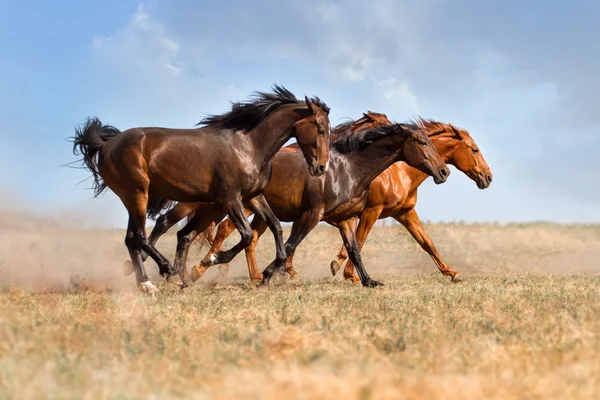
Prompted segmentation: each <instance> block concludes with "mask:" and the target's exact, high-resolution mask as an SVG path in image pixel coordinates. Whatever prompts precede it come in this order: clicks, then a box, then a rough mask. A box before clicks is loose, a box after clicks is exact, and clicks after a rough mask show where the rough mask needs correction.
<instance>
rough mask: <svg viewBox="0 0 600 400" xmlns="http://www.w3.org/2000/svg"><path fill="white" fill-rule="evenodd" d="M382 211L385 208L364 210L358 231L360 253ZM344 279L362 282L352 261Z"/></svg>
mask: <svg viewBox="0 0 600 400" xmlns="http://www.w3.org/2000/svg"><path fill="white" fill-rule="evenodd" d="M381 211H383V207H376V208H369V209H368V210H364V211H363V212H362V214H361V215H360V223H359V224H358V228H357V229H356V241H357V242H358V251H362V248H363V246H364V245H365V242H366V241H367V237H368V236H369V233H370V232H371V229H373V226H374V225H375V223H376V222H377V220H378V219H379V217H380V216H381ZM344 279H350V280H352V283H358V282H360V279H359V278H358V277H357V276H356V275H355V274H354V263H353V262H352V260H349V261H348V262H347V263H346V268H344Z"/></svg>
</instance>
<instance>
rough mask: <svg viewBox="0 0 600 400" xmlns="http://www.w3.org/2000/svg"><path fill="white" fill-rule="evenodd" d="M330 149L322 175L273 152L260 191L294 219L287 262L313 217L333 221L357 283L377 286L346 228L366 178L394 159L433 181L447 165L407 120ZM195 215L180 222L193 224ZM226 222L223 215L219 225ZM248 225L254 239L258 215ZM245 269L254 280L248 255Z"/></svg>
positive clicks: (359, 205)
mask: <svg viewBox="0 0 600 400" xmlns="http://www.w3.org/2000/svg"><path fill="white" fill-rule="evenodd" d="M331 148H332V152H331V159H330V165H329V169H328V172H327V173H326V174H325V175H324V176H323V177H313V176H310V175H309V174H307V173H306V172H305V171H304V170H303V169H302V168H300V163H299V162H300V161H301V159H300V158H299V154H298V152H297V151H286V152H279V153H278V154H277V155H276V156H275V157H274V158H273V175H272V177H271V179H270V181H269V183H268V184H267V186H266V187H265V191H264V195H265V197H266V198H267V201H268V202H269V204H270V205H271V207H272V209H273V211H274V212H275V214H276V215H277V216H278V218H280V219H281V220H283V221H293V222H294V223H293V226H292V232H291V234H290V237H289V238H288V240H287V241H286V244H285V248H286V254H287V257H288V259H287V260H288V261H287V263H291V259H292V257H293V255H294V252H295V249H296V247H297V246H298V245H299V244H300V242H301V241H302V240H303V239H304V238H305V237H306V235H308V233H310V231H311V230H312V229H313V228H314V227H315V226H316V225H317V224H318V223H319V221H325V222H327V223H329V224H331V225H333V226H336V227H337V228H338V229H339V231H340V233H341V234H342V237H343V239H344V244H345V245H346V247H347V249H348V252H349V254H350V257H351V258H352V259H353V260H354V262H355V263H356V266H357V267H356V269H357V271H358V274H359V276H360V279H361V283H362V284H363V286H365V287H376V286H380V285H382V284H381V283H380V282H377V281H375V280H373V279H372V278H371V277H370V276H369V275H368V273H367V271H366V269H365V268H364V266H363V265H362V262H361V260H360V254H359V252H358V247H357V244H356V240H355V237H354V230H353V229H352V228H353V225H352V218H356V217H358V215H359V214H360V212H361V211H362V209H363V208H364V206H365V204H366V201H367V197H368V196H367V195H368V192H367V189H368V187H369V183H370V182H371V181H372V180H373V179H374V178H375V177H376V176H377V175H379V174H380V173H381V172H383V171H384V170H385V169H386V168H388V167H389V166H390V165H391V164H393V163H395V162H397V161H400V160H403V161H406V162H407V163H408V164H409V165H412V166H414V167H416V168H418V169H419V170H421V171H423V172H424V173H426V174H428V175H432V176H433V177H434V181H435V182H436V183H437V184H441V183H443V182H445V181H446V179H447V177H448V176H449V174H450V170H449V169H448V167H447V166H446V165H445V164H444V163H443V161H442V159H441V158H440V156H439V155H438V154H437V152H436V151H435V148H434V147H433V144H432V143H431V141H430V140H429V138H428V137H427V135H426V134H425V133H424V132H423V131H422V130H421V128H420V127H419V126H417V125H416V124H412V123H410V124H392V125H385V126H381V127H378V128H374V129H369V130H363V131H360V132H358V133H356V134H353V135H347V136H345V137H343V138H341V139H340V140H338V141H336V142H334V143H333V144H332V146H331ZM196 215H197V214H196ZM195 218H196V217H194V218H193V219H192V221H190V222H188V224H187V225H186V227H188V226H191V225H194V222H193V220H194V219H195ZM228 223H230V222H229V220H228V219H227V220H226V221H224V222H222V223H221V224H228ZM185 229H186V228H184V230H185ZM190 229H192V228H190ZM252 229H253V230H255V231H256V234H255V237H256V238H258V237H259V236H260V235H261V234H262V233H263V232H264V230H265V226H264V224H263V223H262V221H260V219H259V218H254V219H253V221H252ZM195 232H199V230H196V231H195ZM255 242H256V240H254V241H253V244H255ZM251 248H252V249H253V246H251ZM251 251H253V250H251ZM247 254H248V252H247ZM250 254H252V253H250ZM213 255H214V253H213V252H212V251H211V252H209V254H207V256H206V257H205V258H204V259H203V260H202V262H201V265H200V266H196V267H194V269H193V277H194V279H197V278H199V277H200V276H202V274H203V273H204V271H205V270H206V268H207V266H208V261H210V260H211V258H212V257H213ZM248 269H249V273H250V276H251V278H253V279H254V280H257V279H258V278H259V275H260V273H259V272H258V270H257V268H256V263H255V261H254V260H252V261H250V262H249V264H248ZM275 271H279V272H282V273H284V271H283V270H281V269H280V268H279V267H278V266H277V265H275V263H271V264H270V265H269V266H268V267H267V268H266V269H265V270H264V271H263V273H262V284H263V285H265V286H268V285H269V281H270V279H271V277H272V275H273V273H274V272H275Z"/></svg>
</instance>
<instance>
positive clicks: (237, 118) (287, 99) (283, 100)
mask: <svg viewBox="0 0 600 400" xmlns="http://www.w3.org/2000/svg"><path fill="white" fill-rule="evenodd" d="M271 90H272V93H266V92H254V95H253V96H252V97H251V98H250V99H248V100H246V101H240V102H236V103H232V105H231V111H228V112H226V113H224V114H219V115H209V116H208V117H206V118H204V119H203V120H202V121H200V122H199V123H197V124H196V126H200V125H202V126H205V127H212V128H220V129H229V130H241V131H244V132H249V131H251V130H252V129H254V128H255V127H256V126H257V125H258V124H260V123H261V122H262V121H263V120H264V119H265V118H266V117H267V116H269V114H271V113H272V112H273V111H275V109H277V108H278V107H279V106H282V105H285V104H298V105H304V104H305V102H304V100H298V99H297V98H296V96H295V95H294V94H293V93H292V92H290V91H289V90H288V89H286V88H285V87H283V86H279V85H274V86H273V87H272V88H271ZM310 101H312V102H313V103H314V104H315V105H316V106H317V107H319V108H321V109H322V110H323V111H325V112H326V113H329V107H328V106H327V104H325V102H323V101H322V100H321V99H319V98H318V97H316V96H315V97H313V98H311V99H310Z"/></svg>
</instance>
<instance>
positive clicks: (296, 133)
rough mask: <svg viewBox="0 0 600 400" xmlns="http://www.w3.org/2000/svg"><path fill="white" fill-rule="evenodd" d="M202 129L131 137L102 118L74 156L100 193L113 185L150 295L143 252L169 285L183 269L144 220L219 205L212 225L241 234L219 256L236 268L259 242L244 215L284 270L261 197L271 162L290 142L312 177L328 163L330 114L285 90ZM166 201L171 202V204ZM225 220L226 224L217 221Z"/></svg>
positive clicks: (139, 277)
mask: <svg viewBox="0 0 600 400" xmlns="http://www.w3.org/2000/svg"><path fill="white" fill-rule="evenodd" d="M199 125H204V127H202V128H199V129H168V128H154V127H153V128H133V129H129V130H127V131H125V132H120V131H119V130H118V129H116V128H114V127H112V126H109V125H103V124H102V123H101V122H100V121H99V120H98V119H97V118H94V119H89V118H88V120H87V123H86V124H85V126H84V127H83V128H79V129H76V133H75V137H74V138H73V142H74V145H73V152H74V153H75V154H76V155H78V154H82V155H83V160H82V161H83V163H84V165H85V166H86V167H87V168H88V169H89V170H90V171H91V172H92V175H93V177H94V189H95V195H96V196H98V195H99V194H100V193H102V192H103V191H104V190H105V189H106V188H107V187H108V188H110V189H111V190H112V191H113V192H114V193H115V194H116V195H117V196H118V197H119V198H120V199H121V201H122V202H123V205H124V206H125V207H126V208H127V211H128V213H129V223H128V226H127V234H126V238H125V245H126V246H127V249H128V251H129V255H130V257H131V262H132V266H133V269H134V271H135V273H136V281H137V283H138V286H139V287H140V289H141V290H143V291H145V292H154V291H157V290H158V289H156V287H155V286H154V285H153V284H152V283H151V282H150V281H149V280H148V276H147V274H146V271H145V268H144V264H143V261H142V254H141V252H142V251H144V252H146V253H147V254H148V255H149V256H150V257H151V258H152V259H153V260H154V261H156V263H157V264H158V266H159V269H160V272H161V274H162V275H164V276H165V277H166V278H167V279H169V278H173V277H176V276H177V274H179V276H180V278H181V281H182V282H181V284H182V285H183V286H185V277H184V274H183V272H184V270H183V269H182V268H181V264H179V265H177V264H176V266H175V268H173V266H171V264H170V263H169V261H168V260H167V259H166V258H165V257H164V256H163V255H162V254H161V253H160V252H158V250H156V248H155V247H154V246H153V245H152V244H150V243H149V242H148V240H147V239H146V230H145V225H146V214H147V213H148V215H150V216H152V215H153V214H155V213H157V212H159V211H160V210H162V209H163V208H164V207H166V206H167V205H168V204H169V202H170V201H202V202H207V203H212V205H211V207H210V208H209V209H207V210H205V211H206V213H207V217H208V218H211V219H214V220H220V218H223V216H224V215H225V214H227V215H229V218H230V219H231V220H232V221H233V223H234V225H235V227H236V228H237V230H238V231H239V232H240V235H241V237H242V239H241V241H240V242H239V243H238V244H236V245H235V246H234V247H233V248H231V249H230V250H227V251H220V252H218V253H217V254H214V255H213V258H212V260H213V261H214V262H218V263H224V262H229V261H230V260H231V259H233V257H235V255H237V254H238V253H239V252H240V251H241V250H242V249H244V248H246V247H248V246H249V245H250V244H251V243H252V239H253V234H252V230H251V228H250V223H249V222H248V219H247V218H246V216H245V214H244V208H248V209H250V210H252V211H253V212H254V213H255V214H257V215H258V216H259V217H260V218H263V219H264V220H265V221H266V223H267V224H268V225H269V228H270V229H271V231H272V232H273V235H274V237H275V243H276V252H277V255H276V259H275V261H274V263H275V264H277V265H278V266H279V267H280V268H283V267H284V266H285V259H286V252H285V248H284V244H283V238H282V235H281V232H282V230H281V225H280V223H279V220H278V219H277V217H276V216H275V214H274V213H273V211H271V208H270V207H269V205H268V204H267V202H266V200H265V198H264V196H263V195H262V191H263V189H264V187H265V185H266V184H267V182H268V180H269V176H270V175H271V159H272V158H273V156H274V155H275V154H276V153H277V151H278V150H279V149H280V148H281V147H282V146H283V145H284V144H285V142H286V141H288V140H289V139H290V138H291V137H295V138H296V139H297V141H298V143H299V145H300V148H301V149H302V154H303V156H304V159H303V163H305V164H304V169H305V170H306V169H307V168H306V163H307V164H308V171H307V173H309V174H310V175H311V176H315V177H318V176H321V175H323V174H324V173H325V172H326V171H327V166H328V164H329V133H330V125H329V108H328V107H327V106H326V105H325V103H323V102H322V101H320V100H319V99H318V98H314V99H308V98H306V97H305V100H304V101H299V100H298V99H296V97H295V96H294V95H293V94H292V93H291V92H290V91H288V90H287V89H285V88H283V87H279V86H275V87H274V89H273V93H260V92H259V93H256V95H255V97H254V98H253V99H251V100H249V101H247V102H241V103H235V104H233V106H232V108H231V111H229V112H228V113H225V114H223V115H213V116H210V117H208V118H205V119H204V120H203V121H201V122H200V124H199ZM167 199H168V200H167ZM219 216H220V218H219Z"/></svg>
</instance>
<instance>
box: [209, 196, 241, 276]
mask: <svg viewBox="0 0 600 400" xmlns="http://www.w3.org/2000/svg"><path fill="white" fill-rule="evenodd" d="M225 210H226V211H227V215H229V218H230V219H231V221H232V222H233V224H234V225H235V227H236V229H237V230H238V231H239V232H240V236H241V237H242V238H241V240H240V241H239V242H238V243H237V244H236V245H235V246H233V247H232V248H231V249H229V250H225V251H222V250H221V251H218V252H216V253H214V254H211V255H210V257H205V258H204V259H203V260H202V262H201V266H202V267H204V268H208V267H210V266H212V265H217V264H223V263H228V262H230V261H231V260H233V258H234V257H235V256H236V255H238V253H239V252H240V251H242V250H243V249H245V248H246V247H248V246H250V244H251V243H252V238H253V235H252V228H250V222H248V219H247V218H246V215H245V214H244V205H243V203H242V201H241V200H240V199H239V198H236V199H233V200H230V201H228V202H227V203H226V204H225Z"/></svg>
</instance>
